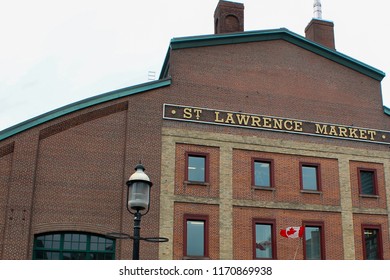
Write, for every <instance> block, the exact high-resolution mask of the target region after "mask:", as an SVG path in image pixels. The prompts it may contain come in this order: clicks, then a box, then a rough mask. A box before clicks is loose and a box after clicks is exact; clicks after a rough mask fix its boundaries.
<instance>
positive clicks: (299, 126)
mask: <svg viewBox="0 0 390 280" xmlns="http://www.w3.org/2000/svg"><path fill="white" fill-rule="evenodd" d="M294 125H295V126H294V131H303V128H302V122H298V121H295V122H294Z"/></svg>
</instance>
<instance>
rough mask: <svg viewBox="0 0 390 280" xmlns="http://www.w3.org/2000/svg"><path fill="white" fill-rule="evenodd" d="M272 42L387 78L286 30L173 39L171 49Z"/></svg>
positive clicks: (376, 77) (381, 73)
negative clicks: (295, 47)
mask: <svg viewBox="0 0 390 280" xmlns="http://www.w3.org/2000/svg"><path fill="white" fill-rule="evenodd" d="M271 40H285V41H287V42H290V43H292V44H294V45H297V46H299V47H301V48H304V49H306V50H308V51H311V52H313V53H316V54H318V55H320V56H323V57H325V58H327V59H330V60H332V61H334V62H336V63H339V64H341V65H344V66H346V67H348V68H351V69H353V70H355V71H357V72H360V73H362V74H364V75H367V76H369V77H371V78H373V79H375V80H378V81H381V80H382V79H383V78H384V77H385V73H384V72H382V71H380V70H378V69H376V68H374V67H371V66H369V65H367V64H365V63H362V62H360V61H358V60H356V59H353V58H351V57H349V56H346V55H344V54H342V53H339V52H337V51H335V50H333V49H329V48H327V47H324V46H322V45H320V44H317V43H315V42H313V41H310V40H308V39H306V38H305V37H303V36H300V35H298V34H296V33H293V32H291V31H289V30H288V29H286V28H280V29H271V30H262V31H247V32H238V33H227V34H217V35H204V36H192V37H183V38H173V39H172V40H171V44H170V47H171V49H172V50H176V49H185V48H198V47H206V46H218V45H227V44H240V43H250V42H260V41H271ZM167 66H168V62H164V66H163V69H162V71H161V75H162V76H164V74H166V73H167V69H166V67H167Z"/></svg>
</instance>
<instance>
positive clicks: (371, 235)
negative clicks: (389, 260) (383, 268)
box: [362, 225, 383, 260]
mask: <svg viewBox="0 0 390 280" xmlns="http://www.w3.org/2000/svg"><path fill="white" fill-rule="evenodd" d="M362 229H363V254H364V255H363V258H364V259H365V260H382V259H383V249H382V235H381V227H380V226H372V225H363V226H362Z"/></svg>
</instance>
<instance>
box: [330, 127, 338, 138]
mask: <svg viewBox="0 0 390 280" xmlns="http://www.w3.org/2000/svg"><path fill="white" fill-rule="evenodd" d="M329 135H333V136H338V134H337V131H336V127H335V126H334V125H331V126H330V130H329Z"/></svg>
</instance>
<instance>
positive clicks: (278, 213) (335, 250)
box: [233, 207, 344, 260]
mask: <svg viewBox="0 0 390 280" xmlns="http://www.w3.org/2000/svg"><path fill="white" fill-rule="evenodd" d="M254 218H258V219H275V220H276V246H277V259H279V260H292V259H294V255H295V251H296V250H297V248H298V251H297V256H296V259H297V260H302V259H303V243H302V244H299V242H300V240H299V239H288V238H285V237H282V236H281V235H280V234H279V231H280V230H281V229H285V228H287V227H290V226H301V225H302V222H303V221H306V222H308V221H312V222H323V223H324V227H323V230H324V232H325V248H326V249H325V250H326V251H325V257H326V259H329V260H332V259H335V260H339V259H343V258H344V255H343V239H342V228H341V215H340V213H331V212H315V211H314V212H311V211H294V210H283V209H267V208H250V207H234V209H233V244H234V248H233V253H234V259H244V260H245V259H253V236H252V231H253V227H252V225H253V219H254Z"/></svg>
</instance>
